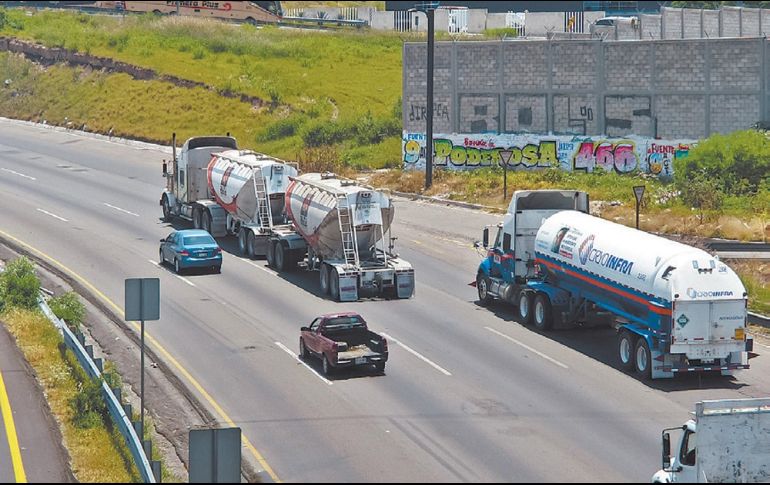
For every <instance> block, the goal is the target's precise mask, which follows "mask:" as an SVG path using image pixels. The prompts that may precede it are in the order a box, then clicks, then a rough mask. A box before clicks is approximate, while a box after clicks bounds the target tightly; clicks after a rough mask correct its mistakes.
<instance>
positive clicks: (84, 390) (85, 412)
mask: <svg viewBox="0 0 770 485" xmlns="http://www.w3.org/2000/svg"><path fill="white" fill-rule="evenodd" d="M78 390H79V392H78V393H77V394H76V395H75V396H74V397H73V398H72V399H71V400H70V407H71V408H72V411H73V423H74V424H75V426H76V427H78V428H81V429H91V428H96V427H98V426H101V425H102V424H103V422H104V421H103V418H104V416H106V415H107V405H106V404H105V402H104V399H103V398H102V382H101V381H100V380H96V379H89V378H85V380H83V381H82V382H81V383H79V384H78Z"/></svg>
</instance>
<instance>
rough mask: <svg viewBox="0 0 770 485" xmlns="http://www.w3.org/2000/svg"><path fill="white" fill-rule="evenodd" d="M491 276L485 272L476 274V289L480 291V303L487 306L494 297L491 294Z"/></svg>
mask: <svg viewBox="0 0 770 485" xmlns="http://www.w3.org/2000/svg"><path fill="white" fill-rule="evenodd" d="M489 283H490V282H489V278H488V277H487V275H485V274H484V273H479V274H478V275H476V289H477V290H478V291H479V304H480V305H482V306H487V305H489V304H490V303H492V300H493V298H492V297H491V296H490V295H489Z"/></svg>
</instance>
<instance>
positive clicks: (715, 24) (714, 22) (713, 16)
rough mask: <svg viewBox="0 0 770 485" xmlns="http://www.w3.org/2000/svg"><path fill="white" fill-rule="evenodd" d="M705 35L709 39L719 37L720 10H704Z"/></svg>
mask: <svg viewBox="0 0 770 485" xmlns="http://www.w3.org/2000/svg"><path fill="white" fill-rule="evenodd" d="M703 37H705V38H707V39H714V38H716V37H719V10H704V11H703Z"/></svg>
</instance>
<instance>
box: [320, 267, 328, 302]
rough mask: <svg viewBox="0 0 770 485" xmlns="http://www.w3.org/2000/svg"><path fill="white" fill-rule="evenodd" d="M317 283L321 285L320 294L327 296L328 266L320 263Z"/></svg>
mask: <svg viewBox="0 0 770 485" xmlns="http://www.w3.org/2000/svg"><path fill="white" fill-rule="evenodd" d="M318 276H319V282H320V284H321V293H323V294H324V295H328V294H329V265H328V264H326V263H321V268H320V269H319V271H318Z"/></svg>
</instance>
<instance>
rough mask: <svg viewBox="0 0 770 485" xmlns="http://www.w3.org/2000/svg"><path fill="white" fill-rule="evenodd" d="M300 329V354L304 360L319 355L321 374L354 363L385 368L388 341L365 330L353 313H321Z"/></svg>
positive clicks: (366, 328) (356, 315)
mask: <svg viewBox="0 0 770 485" xmlns="http://www.w3.org/2000/svg"><path fill="white" fill-rule="evenodd" d="M300 331H301V332H302V334H301V336H300V338H299V354H300V356H302V358H303V359H306V360H307V359H309V358H310V357H317V358H319V359H321V362H322V365H323V373H324V375H327V376H328V375H330V374H331V373H332V372H333V371H334V370H335V369H341V368H345V367H355V366H374V368H375V370H376V371H377V372H384V371H385V363H386V362H387V361H388V341H387V340H386V339H385V337H383V336H382V335H379V334H377V333H375V332H372V331H371V330H369V328H368V327H367V326H366V321H365V320H364V319H363V317H362V316H361V315H359V314H357V313H332V314H328V315H322V316H320V317H318V318H316V319H315V320H313V321H312V323H310V325H309V326H307V327H302V328H301V330H300Z"/></svg>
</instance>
